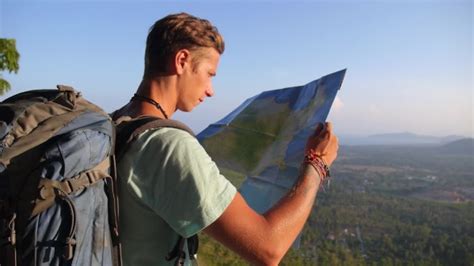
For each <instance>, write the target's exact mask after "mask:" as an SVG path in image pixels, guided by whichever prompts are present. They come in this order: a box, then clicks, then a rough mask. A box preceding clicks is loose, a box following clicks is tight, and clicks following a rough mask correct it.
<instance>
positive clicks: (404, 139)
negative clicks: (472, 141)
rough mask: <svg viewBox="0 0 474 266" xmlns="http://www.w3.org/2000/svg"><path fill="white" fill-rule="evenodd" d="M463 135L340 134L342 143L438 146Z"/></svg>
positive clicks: (404, 133) (403, 133) (461, 137)
mask: <svg viewBox="0 0 474 266" xmlns="http://www.w3.org/2000/svg"><path fill="white" fill-rule="evenodd" d="M463 138H465V137H463V136H456V135H450V136H446V137H435V136H427V135H417V134H414V133H410V132H401V133H389V134H376V135H370V136H367V137H365V136H348V135H346V136H344V135H343V136H340V142H341V144H343V145H422V146H438V145H442V144H446V143H449V142H452V141H456V140H460V139H463Z"/></svg>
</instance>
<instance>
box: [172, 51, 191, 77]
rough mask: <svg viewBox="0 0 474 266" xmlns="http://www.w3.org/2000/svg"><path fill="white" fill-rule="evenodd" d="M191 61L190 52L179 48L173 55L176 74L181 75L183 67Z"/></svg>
mask: <svg viewBox="0 0 474 266" xmlns="http://www.w3.org/2000/svg"><path fill="white" fill-rule="evenodd" d="M190 63H191V53H190V52H189V50H188V49H181V50H179V51H178V52H176V54H175V56H174V66H175V68H176V74H178V75H181V74H183V72H184V68H185V67H187V66H188V65H190Z"/></svg>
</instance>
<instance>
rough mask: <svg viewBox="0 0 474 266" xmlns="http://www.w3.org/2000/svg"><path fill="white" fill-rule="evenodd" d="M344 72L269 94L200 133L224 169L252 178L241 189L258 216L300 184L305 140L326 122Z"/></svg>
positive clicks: (257, 97)
mask: <svg viewBox="0 0 474 266" xmlns="http://www.w3.org/2000/svg"><path fill="white" fill-rule="evenodd" d="M345 73H346V70H345V69H344V70H341V71H338V72H335V73H332V74H329V75H326V76H324V77H321V78H319V79H317V80H314V81H312V82H310V83H308V84H306V85H304V86H297V87H290V88H284V89H278V90H271V91H264V92H262V93H260V94H258V95H256V96H254V97H251V98H249V99H247V100H246V101H244V102H243V103H242V104H241V105H240V106H239V107H237V109H235V110H234V111H232V112H231V113H229V114H228V115H227V116H225V117H224V118H223V119H221V120H219V121H217V122H216V123H214V124H211V125H209V126H208V127H207V128H206V129H204V130H203V131H202V132H201V133H199V134H198V136H197V137H198V139H199V141H200V142H201V144H202V145H203V146H204V148H205V149H206V151H207V152H208V153H209V155H210V156H211V157H212V158H213V160H214V161H215V162H216V163H217V165H218V166H219V167H220V168H226V169H230V170H233V171H236V172H239V173H242V174H244V175H245V176H246V177H247V178H246V179H245V181H244V182H243V184H242V186H241V187H240V189H239V191H240V193H241V194H242V196H243V197H244V198H245V199H246V201H247V203H248V204H249V206H250V207H252V208H253V209H254V210H256V211H257V212H259V213H263V212H265V211H266V210H268V209H269V208H270V207H271V206H273V204H274V203H276V202H277V201H278V200H279V199H280V198H281V197H282V196H283V195H285V194H286V192H287V191H288V190H289V189H290V188H291V187H292V186H293V184H294V183H295V181H296V179H297V177H298V172H299V167H300V164H301V162H302V160H303V157H304V154H303V153H304V147H305V144H306V140H307V138H308V137H309V135H310V134H312V133H313V132H314V130H315V128H316V126H317V124H318V123H319V122H324V121H326V117H327V116H328V114H329V110H330V108H331V105H332V103H333V101H334V99H335V97H336V94H337V91H338V90H339V89H340V87H341V85H342V81H343V79H344V75H345Z"/></svg>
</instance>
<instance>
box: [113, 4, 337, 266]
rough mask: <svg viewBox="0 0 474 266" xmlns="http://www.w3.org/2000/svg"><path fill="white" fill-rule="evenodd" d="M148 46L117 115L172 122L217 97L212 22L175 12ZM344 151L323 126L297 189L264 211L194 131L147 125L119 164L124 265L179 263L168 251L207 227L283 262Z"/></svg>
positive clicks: (254, 257)
mask: <svg viewBox="0 0 474 266" xmlns="http://www.w3.org/2000/svg"><path fill="white" fill-rule="evenodd" d="M146 45H147V46H146V53H145V71H144V76H143V80H142V82H141V84H140V85H139V87H138V90H137V92H136V94H135V96H134V97H133V98H132V100H131V101H130V102H129V103H128V104H126V105H125V106H123V107H122V108H121V109H119V110H118V111H117V112H116V113H115V117H120V116H129V117H131V118H135V117H139V116H155V117H159V118H162V119H168V118H171V117H172V115H173V114H174V113H175V112H176V111H177V110H181V111H184V112H189V111H191V110H193V108H194V107H196V106H197V105H198V104H200V103H202V102H203V101H204V100H205V98H206V97H211V96H213V94H214V91H213V87H212V82H211V79H212V77H213V76H215V75H216V73H217V68H218V63H219V58H220V54H222V53H223V52H224V41H223V39H222V37H221V35H220V34H219V33H218V31H217V29H216V28H215V27H214V26H212V25H211V24H210V23H209V22H208V21H207V20H203V19H199V18H196V17H193V16H191V15H188V14H185V13H181V14H175V15H169V16H167V17H165V18H163V19H161V20H159V21H157V22H156V23H155V24H154V25H153V26H152V28H151V30H150V32H149V35H148V38H147V44H146ZM337 148H338V144H337V138H336V137H335V136H334V135H333V133H332V127H331V125H330V124H326V125H325V126H322V125H321V126H320V127H319V128H318V129H317V130H316V132H315V134H314V136H312V137H311V138H310V139H308V142H307V147H306V154H307V156H306V157H305V161H304V163H303V164H302V167H301V174H300V176H299V178H298V181H297V182H296V184H295V186H294V187H293V189H292V190H291V191H290V192H289V193H288V195H286V196H285V197H284V198H283V199H282V200H280V201H279V202H278V203H277V204H276V205H275V206H274V207H273V208H271V209H270V210H269V211H267V212H266V213H265V214H263V215H261V214H259V213H256V212H255V211H254V210H252V209H251V208H250V207H249V206H248V205H247V203H246V202H245V200H244V199H243V198H242V196H241V195H240V193H238V192H237V191H236V189H235V187H234V186H233V185H232V184H231V183H229V181H227V179H225V177H223V176H222V175H220V173H219V170H218V168H217V166H216V165H215V163H214V162H213V161H212V160H211V158H210V157H209V155H207V153H206V152H205V150H204V149H203V148H202V146H201V145H200V144H199V143H198V141H197V140H196V139H195V138H194V137H192V136H191V135H190V134H188V133H187V132H185V131H183V130H180V129H175V128H160V129H154V130H149V131H146V132H145V133H143V134H141V135H140V136H139V137H138V139H137V140H136V141H134V142H133V143H132V145H131V146H130V148H129V149H128V150H127V152H126V153H125V155H124V156H123V157H122V160H121V161H120V163H119V166H118V172H119V176H120V179H121V180H120V199H121V205H120V207H121V212H120V214H121V230H122V243H123V255H124V262H125V265H163V264H167V263H173V261H167V260H166V259H165V257H166V256H167V255H168V253H169V252H170V251H171V250H173V248H175V246H176V242H177V240H178V238H179V236H182V237H189V236H192V235H194V234H196V233H198V232H200V231H204V232H205V233H206V234H208V235H210V236H211V237H213V238H215V239H216V240H217V241H219V242H221V243H222V244H224V245H225V246H227V247H228V248H230V249H231V250H233V251H235V252H236V253H237V254H239V255H240V256H242V257H243V258H244V259H246V260H248V261H249V262H251V263H254V264H265V265H276V264H278V262H279V261H280V260H281V259H282V257H283V256H284V254H285V253H286V252H287V250H288V249H289V247H290V246H291V244H292V243H293V241H294V240H295V238H296V236H297V235H298V233H299V232H300V231H301V229H302V228H303V225H304V223H305V221H306V219H307V218H308V216H309V213H310V211H311V209H312V206H313V203H314V200H315V197H316V193H317V191H318V188H319V186H320V184H321V182H322V180H323V179H324V178H326V176H327V166H330V164H331V163H332V162H333V161H334V159H335V158H336V153H337ZM216 259H218V258H216Z"/></svg>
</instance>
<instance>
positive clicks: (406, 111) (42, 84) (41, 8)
mask: <svg viewBox="0 0 474 266" xmlns="http://www.w3.org/2000/svg"><path fill="white" fill-rule="evenodd" d="M180 11H185V12H188V13H191V14H193V15H196V16H200V17H203V18H207V19H209V20H210V21H211V22H213V23H214V24H215V25H216V26H217V27H218V28H219V31H220V32H221V33H222V34H223V36H224V39H225V41H226V51H225V53H224V55H223V56H222V58H221V63H220V67H219V70H218V75H217V77H216V78H215V80H214V87H215V91H216V94H215V96H214V97H212V98H210V99H208V100H207V101H206V102H204V104H202V105H200V106H199V107H198V108H197V109H195V110H194V111H193V112H192V113H190V114H183V113H178V114H177V115H176V116H175V117H174V118H175V119H178V120H182V121H184V122H185V123H187V124H189V125H190V126H191V127H192V128H193V129H194V130H195V131H197V132H199V131H200V130H202V129H203V128H204V127H206V126H207V125H208V124H210V123H212V122H214V121H216V120H219V119H220V118H222V117H223V116H224V115H225V114H227V113H228V112H230V111H232V110H233V109H234V108H235V107H237V106H238V105H239V104H240V103H241V102H242V101H243V100H245V99H246V98H249V97H251V96H253V95H255V94H258V93H260V92H261V91H264V90H270V89H279V88H283V87H288V86H295V85H303V84H305V83H308V82H309V81H311V80H314V79H317V78H319V77H321V76H323V75H326V74H329V73H332V72H335V71H338V70H340V69H343V68H347V74H346V78H345V81H344V83H343V86H342V89H341V91H340V92H339V94H338V98H337V99H336V103H335V104H334V105H333V109H332V110H331V113H330V116H329V120H330V121H333V122H334V124H335V130H336V133H338V134H344V135H348V134H351V135H352V134H357V135H368V134H376V133H388V132H402V131H410V132H414V133H418V134H429V135H437V136H441V135H449V134H458V135H459V134H460V135H465V136H474V129H473V120H474V119H473V107H472V106H473V4H472V1H429V0H424V1H388V0H386V1H349V0H347V1H304V2H301V1H293V2H289V1H207V2H206V1H174V2H163V1H133V2H132V1H125V0H122V1H79V0H75V1H58V0H56V1H21V0H15V1H9V0H0V37H1V38H15V39H16V40H17V48H18V50H19V52H20V54H21V61H20V71H19V72H18V74H16V75H12V74H5V73H3V75H4V77H5V78H6V79H7V80H9V81H10V83H11V84H12V87H13V90H12V91H10V92H9V93H8V94H7V95H6V96H9V95H12V94H13V93H16V92H20V91H24V90H27V89H34V88H54V86H55V85H56V84H59V83H62V84H70V85H73V86H75V87H76V88H77V89H79V90H81V91H82V92H83V94H84V95H85V96H86V97H87V98H88V99H90V100H91V101H93V102H95V103H97V104H99V105H100V106H102V107H104V108H105V109H106V110H107V111H112V110H114V109H116V108H118V107H120V106H121V105H123V104H124V103H126V102H127V101H128V99H129V98H130V96H131V94H132V93H133V92H134V90H135V89H136V87H137V86H138V84H139V82H140V79H141V75H142V71H143V54H144V47H145V39H146V35H147V31H148V28H149V27H150V26H151V25H152V24H153V23H154V22H155V21H156V20H157V19H159V18H161V17H163V16H165V15H167V14H169V13H175V12H180ZM3 98H5V96H3V97H1V98H0V99H3Z"/></svg>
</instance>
